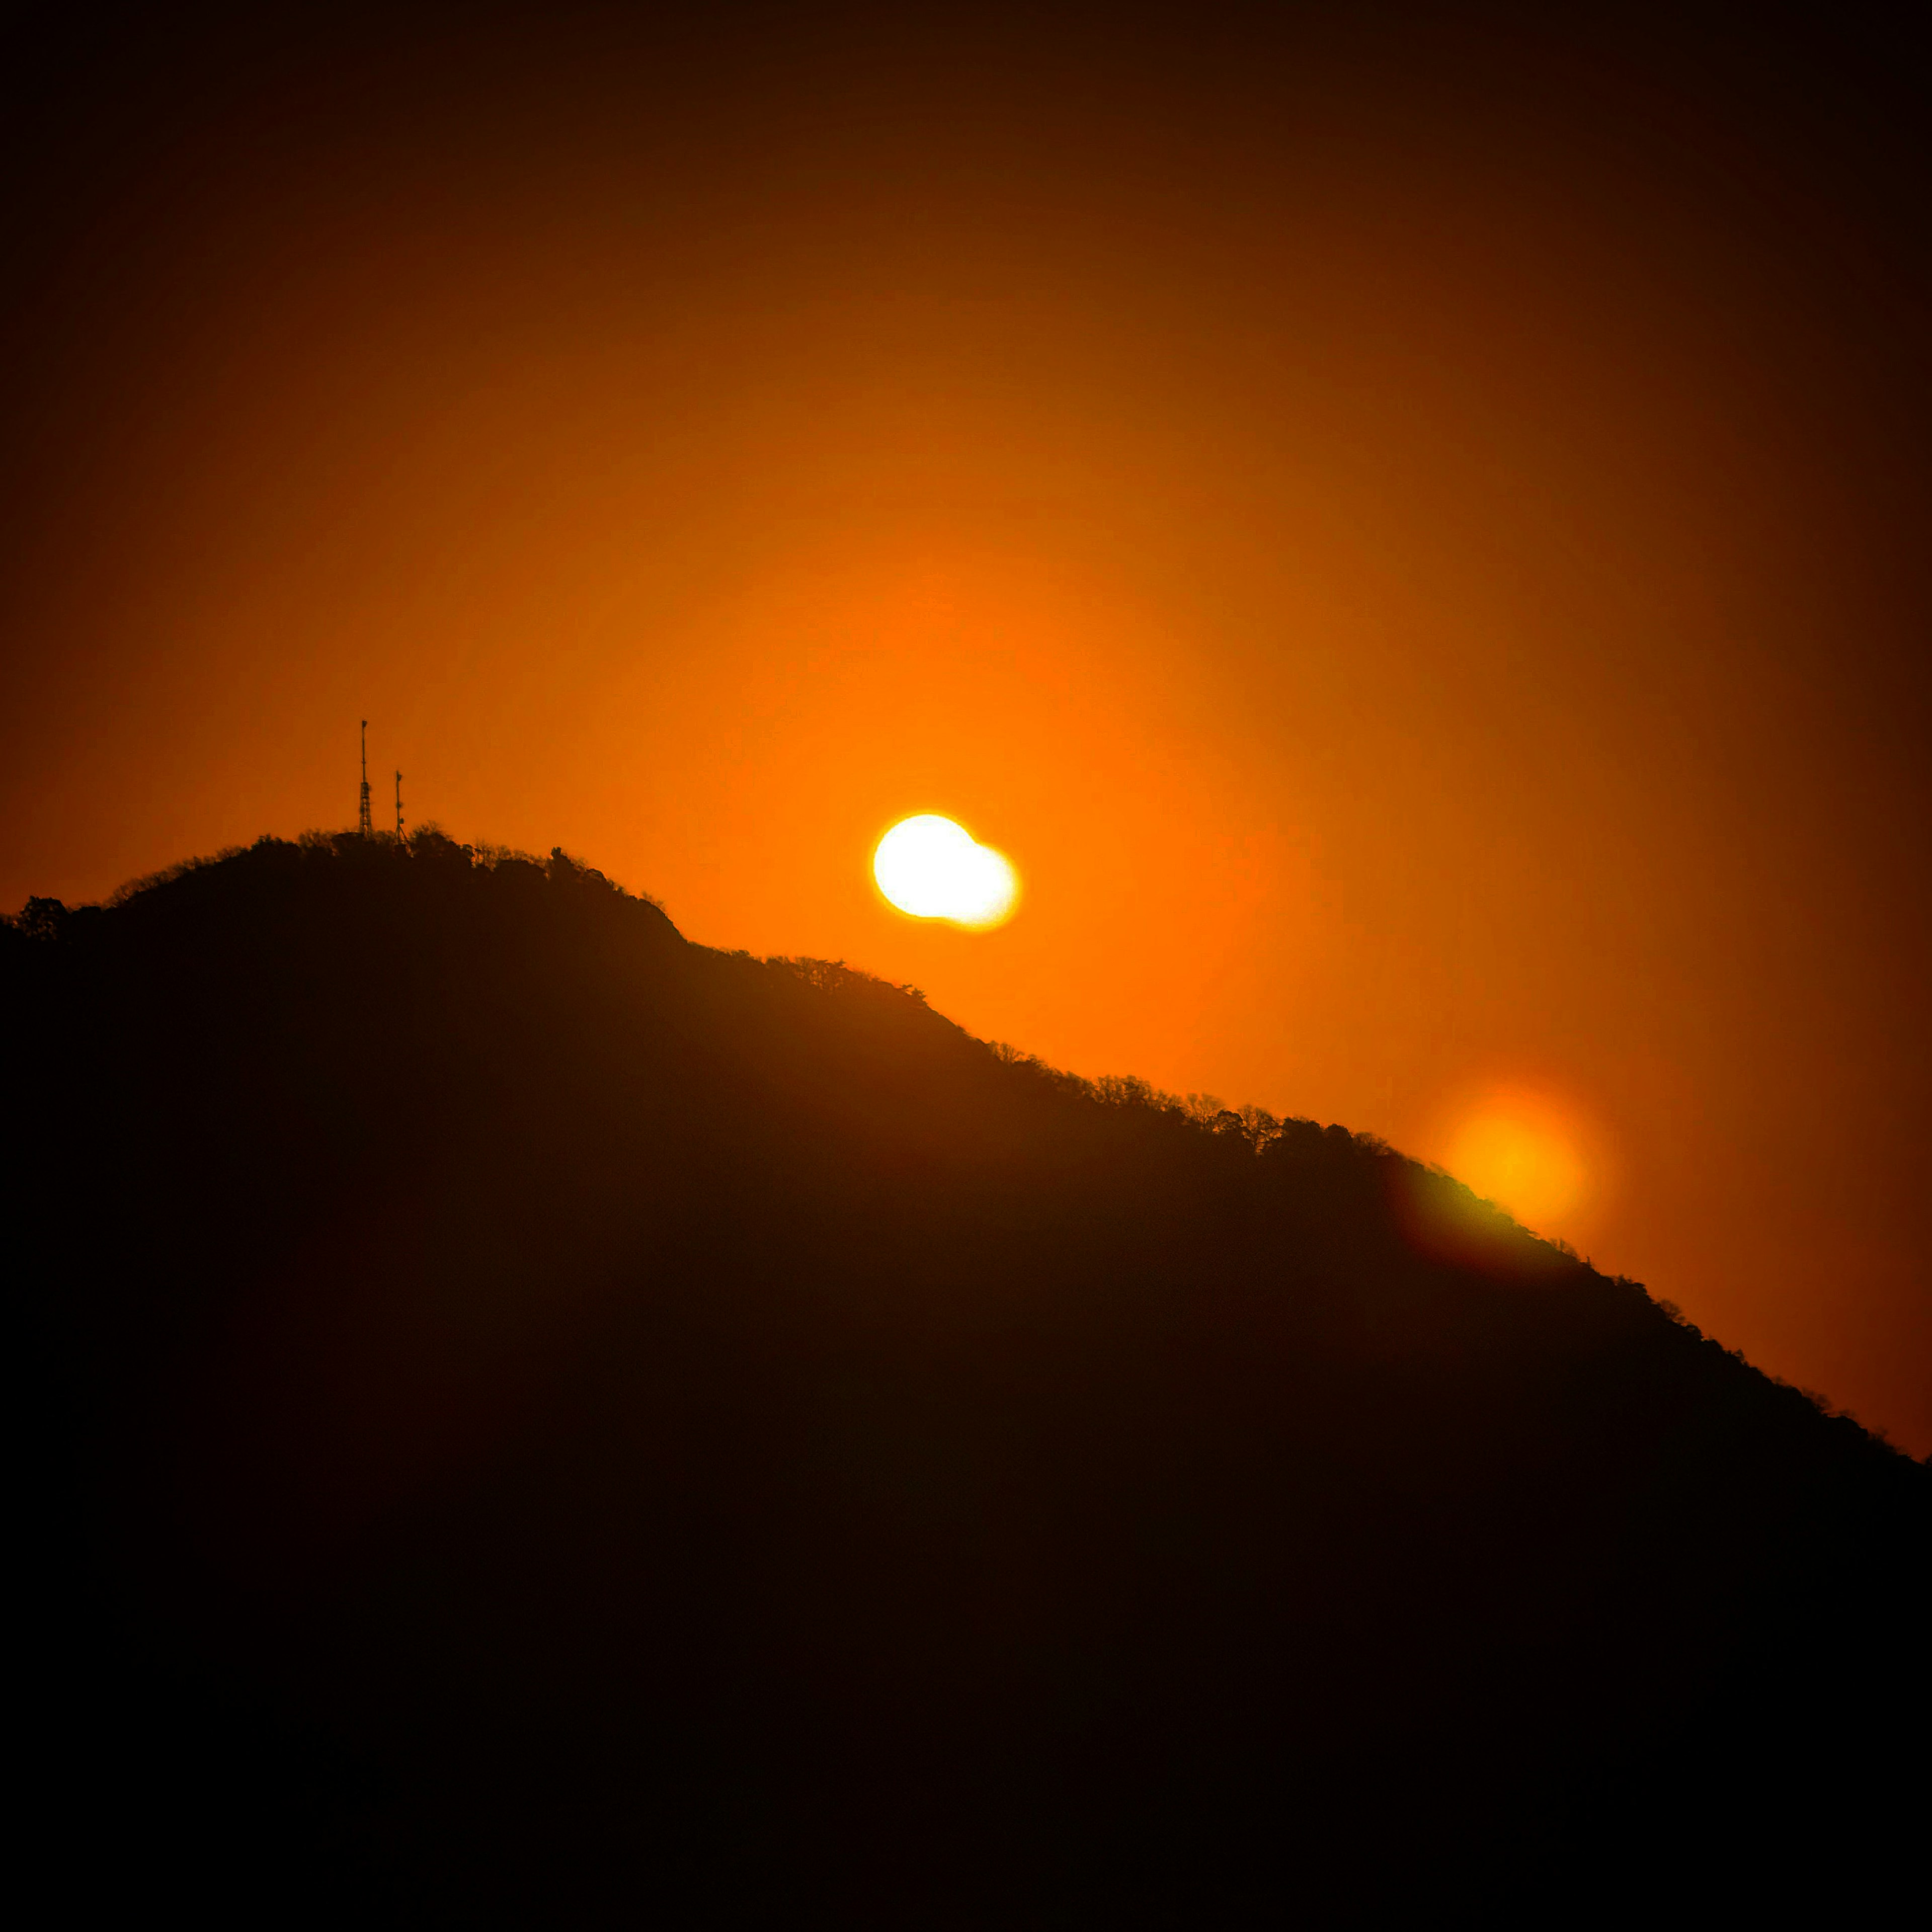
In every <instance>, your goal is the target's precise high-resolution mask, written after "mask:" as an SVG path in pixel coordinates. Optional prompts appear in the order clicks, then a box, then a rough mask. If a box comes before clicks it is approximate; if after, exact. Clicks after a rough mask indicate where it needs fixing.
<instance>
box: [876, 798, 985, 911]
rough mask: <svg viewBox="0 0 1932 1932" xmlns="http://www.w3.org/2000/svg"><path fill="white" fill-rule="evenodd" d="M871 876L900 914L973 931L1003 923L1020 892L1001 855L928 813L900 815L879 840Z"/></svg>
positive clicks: (954, 825)
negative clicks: (946, 923)
mask: <svg viewBox="0 0 1932 1932" xmlns="http://www.w3.org/2000/svg"><path fill="white" fill-rule="evenodd" d="M872 877H873V878H874V880H877V883H878V887H879V890H880V892H883V893H884V894H885V895H886V899H887V900H888V901H889V902H890V903H891V904H893V905H895V906H896V907H898V909H899V910H900V911H901V912H902V913H909V914H910V916H912V917H913V918H914V919H947V920H949V921H950V922H951V923H952V924H953V925H954V926H965V927H967V928H968V929H970V930H971V931H973V932H986V931H988V930H989V929H991V928H992V927H993V926H1002V925H1004V924H1005V922H1007V920H1008V919H1010V918H1011V917H1012V916H1013V907H1014V906H1015V905H1016V904H1017V903H1018V901H1019V895H1020V881H1019V874H1018V873H1016V871H1014V870H1013V867H1012V865H1010V863H1009V862H1007V859H1006V856H1005V855H1004V853H998V852H996V851H995V850H993V848H992V846H990V845H982V844H980V842H979V841H977V839H976V838H974V836H973V835H972V834H971V832H968V830H967V829H966V828H965V826H963V825H956V824H955V823H953V820H951V819H950V818H942V817H940V816H939V814H938V813H937V812H932V811H922V812H921V813H919V815H918V816H917V817H914V818H902V819H901V820H899V822H898V824H896V825H895V826H893V827H892V829H891V830H890V831H889V832H887V833H886V835H885V836H884V837H883V838H881V839H880V841H879V842H878V844H877V847H875V848H874V850H873V853H872Z"/></svg>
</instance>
